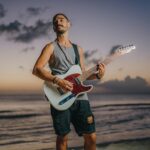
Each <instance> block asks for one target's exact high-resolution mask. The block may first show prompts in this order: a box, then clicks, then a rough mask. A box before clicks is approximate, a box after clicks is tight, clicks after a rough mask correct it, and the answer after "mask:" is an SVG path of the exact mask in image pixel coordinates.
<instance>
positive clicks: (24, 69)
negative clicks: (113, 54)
mask: <svg viewBox="0 0 150 150" xmlns="http://www.w3.org/2000/svg"><path fill="white" fill-rule="evenodd" d="M58 12H62V13H65V14H66V15H67V16H68V17H69V18H70V20H71V23H72V27H71V29H70V39H71V41H72V42H74V43H76V44H78V45H80V46H81V47H82V48H83V49H84V51H85V54H86V55H85V56H86V62H85V63H86V65H87V67H89V66H92V65H94V64H92V61H93V60H95V59H101V58H104V57H105V56H106V55H107V54H108V53H109V52H110V49H111V48H112V47H113V46H115V45H128V44H134V45H135V46H136V47H137V48H136V50H135V51H133V52H131V53H130V54H127V55H125V56H122V57H121V58H118V59H117V60H115V61H114V62H112V63H111V64H110V65H108V66H107V67H106V74H105V76H104V79H103V82H102V84H103V85H104V86H106V83H107V85H110V83H112V84H113V85H115V84H117V85H118V84H119V85H123V84H124V85H128V86H130V87H133V88H134V87H135V88H136V87H137V86H141V87H142V86H143V89H144V88H146V90H147V89H148V88H149V87H147V86H148V85H147V83H148V84H149V85H150V69H149V64H150V50H149V47H150V29H149V27H150V1H149V0H91V1H87V0H74V1H73V0H60V1H56V0H26V1H25V0H7V1H6V0H0V93H4V92H6V93H7V92H8V93H9V92H22V91H26V92H33V91H41V90H42V83H43V81H42V80H40V79H38V78H36V77H35V76H33V75H32V73H31V72H32V68H33V66H34V63H35V61H36V59H37V58H38V56H39V54H40V53H41V50H42V48H43V47H44V46H45V44H47V43H49V42H50V41H53V40H54V39H55V33H54V32H53V29H52V25H51V20H52V17H53V15H55V14H56V13H58ZM89 64H90V65H89ZM136 83H137V84H136ZM112 84H111V85H112ZM110 87H112V88H113V86H110ZM110 90H111V89H110Z"/></svg>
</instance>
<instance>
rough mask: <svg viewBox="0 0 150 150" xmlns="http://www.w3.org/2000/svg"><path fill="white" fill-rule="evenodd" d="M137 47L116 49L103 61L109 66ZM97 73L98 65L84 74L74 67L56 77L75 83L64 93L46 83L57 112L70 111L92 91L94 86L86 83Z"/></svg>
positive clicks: (51, 101)
mask: <svg viewBox="0 0 150 150" xmlns="http://www.w3.org/2000/svg"><path fill="white" fill-rule="evenodd" d="M135 48H136V47H135V46H134V45H128V46H124V47H123V46H120V47H118V48H116V49H115V50H114V51H113V52H112V53H111V54H110V55H108V56H107V57H106V58H105V59H104V60H103V61H101V62H100V63H103V64H105V65H107V64H109V63H110V62H111V61H112V60H114V59H115V58H117V57H118V56H121V55H124V54H127V53H129V52H131V51H132V50H134V49H135ZM96 72H97V65H95V66H94V67H91V68H90V69H89V70H87V71H85V72H82V71H81V68H80V66H79V65H73V66H72V67H71V68H70V69H69V70H68V71H67V72H66V73H65V74H63V75H56V76H57V77H59V78H61V79H65V80H68V81H70V82H72V83H73V90H72V91H68V92H64V91H63V90H62V89H61V88H60V87H59V86H57V85H55V84H53V83H51V82H47V81H45V82H44V87H43V89H44V93H45V95H46V97H47V98H48V100H49V102H50V104H51V105H52V106H53V107H54V108H56V109H57V110H66V109H68V108H69V107H70V106H71V105H72V104H73V103H74V101H75V100H76V98H77V96H79V95H80V94H83V93H85V92H89V91H91V90H92V88H93V85H84V84H83V81H85V80H86V79H87V78H88V77H89V76H91V75H92V74H93V73H96Z"/></svg>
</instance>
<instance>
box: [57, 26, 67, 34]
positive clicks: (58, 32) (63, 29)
mask: <svg viewBox="0 0 150 150" xmlns="http://www.w3.org/2000/svg"><path fill="white" fill-rule="evenodd" d="M54 31H55V32H56V33H57V34H64V33H65V32H66V31H67V29H66V28H64V27H63V28H62V29H59V27H56V28H55V30H54Z"/></svg>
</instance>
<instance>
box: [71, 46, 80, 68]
mask: <svg viewBox="0 0 150 150" xmlns="http://www.w3.org/2000/svg"><path fill="white" fill-rule="evenodd" d="M72 46H73V49H74V53H75V56H76V58H75V64H76V65H80V66H81V64H80V55H79V51H78V47H77V45H76V44H73V43H72Z"/></svg>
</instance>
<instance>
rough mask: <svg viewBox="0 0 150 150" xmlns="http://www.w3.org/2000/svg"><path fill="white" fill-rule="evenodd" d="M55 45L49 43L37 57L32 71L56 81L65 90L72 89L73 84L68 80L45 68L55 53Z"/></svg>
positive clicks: (42, 77) (38, 75) (46, 79)
mask: <svg viewBox="0 0 150 150" xmlns="http://www.w3.org/2000/svg"><path fill="white" fill-rule="evenodd" d="M53 50H54V47H53V45H52V44H47V45H46V46H45V47H44V48H43V50H42V53H41V55H40V56H39V58H38V59H37V61H36V63H35V65H34V68H33V71H32V73H33V74H34V75H36V76H37V77H39V78H41V79H43V80H45V81H50V82H53V83H54V81H55V83H56V84H57V85H58V86H60V87H61V88H62V89H64V91H68V90H69V91H71V90H72V89H73V84H72V83H71V82H69V81H67V80H64V79H61V78H59V77H56V76H54V75H52V74H51V72H49V71H47V70H46V69H44V67H45V65H46V64H47V63H48V61H49V59H50V57H51V55H52V53H53Z"/></svg>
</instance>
